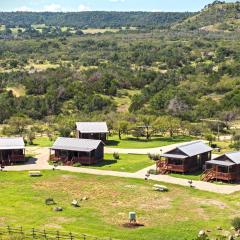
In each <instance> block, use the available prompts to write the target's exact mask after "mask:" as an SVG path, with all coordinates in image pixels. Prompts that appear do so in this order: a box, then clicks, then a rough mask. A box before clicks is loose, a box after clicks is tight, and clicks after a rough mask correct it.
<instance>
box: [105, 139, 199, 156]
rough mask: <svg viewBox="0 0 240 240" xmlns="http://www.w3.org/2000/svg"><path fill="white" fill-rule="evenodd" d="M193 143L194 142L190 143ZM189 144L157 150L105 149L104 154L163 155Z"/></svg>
mask: <svg viewBox="0 0 240 240" xmlns="http://www.w3.org/2000/svg"><path fill="white" fill-rule="evenodd" d="M191 142H194V141H191ZM191 142H185V143H175V144H171V145H168V146H163V147H157V148H142V149H131V148H129V149H128V148H109V147H105V152H106V153H111V154H112V153H114V152H117V153H119V154H144V155H146V154H148V153H155V154H157V153H158V154H160V153H164V152H167V151H169V150H172V149H173V148H175V147H178V146H181V145H183V144H188V143H191Z"/></svg>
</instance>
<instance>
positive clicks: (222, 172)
mask: <svg viewBox="0 0 240 240" xmlns="http://www.w3.org/2000/svg"><path fill="white" fill-rule="evenodd" d="M201 179H202V180H203V181H213V180H216V181H219V180H220V181H227V182H236V181H239V180H240V152H232V153H225V154H223V155H221V156H219V157H216V158H214V159H213V160H211V161H207V162H206V171H205V172H204V173H203V175H202V176H201Z"/></svg>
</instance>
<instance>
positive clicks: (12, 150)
mask: <svg viewBox="0 0 240 240" xmlns="http://www.w3.org/2000/svg"><path fill="white" fill-rule="evenodd" d="M24 161H25V144H24V141H23V138H22V137H15V138H0V165H1V166H9V165H14V164H16V163H22V162H24Z"/></svg>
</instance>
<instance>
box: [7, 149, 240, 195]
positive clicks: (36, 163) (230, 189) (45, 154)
mask: <svg viewBox="0 0 240 240" xmlns="http://www.w3.org/2000/svg"><path fill="white" fill-rule="evenodd" d="M179 145H182V144H173V145H170V146H165V147H161V148H154V149H121V150H123V152H124V153H136V154H144V153H143V152H145V154H147V153H149V152H151V153H156V152H158V153H159V151H160V150H159V149H162V151H163V153H164V152H166V151H169V150H171V149H173V148H175V147H176V146H179ZM118 150H120V149H118ZM29 151H30V152H31V153H34V154H35V155H36V158H35V159H31V160H30V161H29V162H28V163H26V164H25V165H20V166H9V167H6V168H5V170H6V171H29V170H50V169H52V166H50V165H49V164H48V158H49V149H48V148H39V147H32V148H28V152H29ZM132 151H133V152H132ZM123 152H122V151H121V153H123ZM119 153H120V152H119ZM58 169H59V170H64V171H69V172H76V173H86V174H93V175H104V176H114V177H124V178H136V179H145V175H146V173H147V171H148V170H149V169H155V165H153V166H150V167H147V168H145V169H142V170H140V171H138V172H136V173H127V172H116V171H109V170H98V169H91V168H78V167H69V166H59V167H58ZM149 179H150V180H154V181H159V182H162V183H171V184H177V185H181V186H187V187H189V183H188V180H187V179H181V178H175V177H172V176H169V175H151V176H150V177H149ZM193 186H194V187H195V188H196V189H199V190H204V191H209V192H214V193H221V194H231V193H234V192H237V191H240V185H217V184H213V183H208V182H202V181H193Z"/></svg>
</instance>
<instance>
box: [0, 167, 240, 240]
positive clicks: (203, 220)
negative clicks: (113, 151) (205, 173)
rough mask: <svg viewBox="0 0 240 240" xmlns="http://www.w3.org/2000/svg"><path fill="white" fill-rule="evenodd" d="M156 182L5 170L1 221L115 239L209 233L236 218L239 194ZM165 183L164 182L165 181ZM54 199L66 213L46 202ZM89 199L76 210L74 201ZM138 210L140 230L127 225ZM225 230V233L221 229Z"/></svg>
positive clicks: (13, 224) (56, 172)
mask: <svg viewBox="0 0 240 240" xmlns="http://www.w3.org/2000/svg"><path fill="white" fill-rule="evenodd" d="M153 184H154V182H152V181H148V182H146V181H143V180H136V179H120V178H113V177H105V176H91V175H84V174H73V173H67V172H59V171H55V172H52V171H44V172H43V177H41V178H29V177H28V175H27V173H26V172H19V173H12V172H2V173H1V182H0V189H1V190H0V191H1V198H0V225H1V226H3V225H8V224H9V225H12V226H16V225H17V226H19V225H22V226H24V227H27V228H30V227H35V228H40V229H41V228H47V229H57V230H60V231H72V232H76V233H86V234H90V235H93V236H99V237H113V238H116V239H129V240H135V239H136V240H139V239H141V240H145V239H146V240H147V239H159V240H161V239H164V240H165V239H171V240H172V239H173V240H174V239H178V240H181V239H193V238H195V237H196V235H197V233H198V231H199V230H200V229H208V230H211V233H210V234H211V236H216V235H217V234H219V233H220V232H221V231H217V230H216V229H217V227H218V226H221V227H222V228H224V229H226V230H229V229H230V220H231V219H232V218H233V217H234V216H237V212H236V209H238V207H239V201H238V199H239V197H240V193H236V194H232V195H218V194H213V193H207V192H201V191H198V190H195V189H190V188H184V187H179V186H174V185H168V184H167V187H168V188H169V189H170V191H169V192H167V193H159V192H154V191H152V185H153ZM165 185H166V184H165ZM48 197H53V198H54V200H55V201H56V202H57V206H62V207H63V208H64V211H63V212H54V211H52V207H51V206H46V205H45V203H44V201H45V199H46V198H48ZM83 197H89V200H87V201H83V202H81V203H80V205H81V207H80V208H73V207H71V206H70V203H71V201H72V200H73V199H75V198H76V199H81V198H83ZM129 211H136V212H137V214H138V221H139V222H141V223H143V224H145V226H144V227H141V228H138V229H125V228H123V227H122V224H123V223H125V222H127V221H128V212H129ZM222 232H223V231H222Z"/></svg>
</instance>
